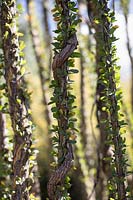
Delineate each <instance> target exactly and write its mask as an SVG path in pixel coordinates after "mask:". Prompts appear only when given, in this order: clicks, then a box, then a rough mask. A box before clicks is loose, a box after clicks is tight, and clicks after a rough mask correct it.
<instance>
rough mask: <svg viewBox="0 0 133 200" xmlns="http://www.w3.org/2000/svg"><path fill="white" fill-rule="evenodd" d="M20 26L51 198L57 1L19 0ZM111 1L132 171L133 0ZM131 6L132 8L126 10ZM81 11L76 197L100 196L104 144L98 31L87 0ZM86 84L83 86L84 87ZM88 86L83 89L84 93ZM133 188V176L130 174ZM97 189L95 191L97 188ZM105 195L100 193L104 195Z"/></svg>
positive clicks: (42, 175)
mask: <svg viewBox="0 0 133 200" xmlns="http://www.w3.org/2000/svg"><path fill="white" fill-rule="evenodd" d="M75 2H77V1H75ZM17 4H18V6H17V7H18V10H19V12H21V14H20V15H19V22H18V24H19V31H20V32H21V33H23V36H22V40H23V41H24V42H25V44H26V46H25V48H24V53H25V59H26V62H27V64H26V72H25V74H24V77H25V79H26V80H27V83H28V87H29V90H30V92H31V107H32V113H33V121H34V125H35V130H34V138H35V144H34V145H35V148H36V149H37V150H38V154H37V163H38V177H39V182H37V186H36V191H37V193H38V198H41V200H45V199H46V197H47V187H46V185H47V182H48V178H49V175H50V173H51V167H50V165H51V162H52V159H53V158H52V157H53V156H52V155H51V148H52V146H51V140H50V137H51V134H50V132H49V127H50V126H51V124H52V123H54V119H53V117H52V114H51V107H50V105H48V102H49V101H50V97H51V96H52V89H51V88H49V85H50V81H51V80H52V71H51V63H52V57H53V51H52V48H53V47H52V45H51V43H52V42H53V40H54V36H55V35H54V32H53V30H55V29H56V22H55V21H54V20H53V17H52V12H51V9H52V8H54V1H53V0H30V1H28V0H27V1H26V0H18V1H17ZM109 6H110V8H111V9H114V11H115V16H116V20H117V21H116V22H115V24H116V25H118V26H119V28H118V29H117V31H116V33H115V34H116V37H117V38H119V40H117V41H116V43H115V44H116V46H117V55H118V57H119V60H118V63H119V65H120V66H121V69H120V74H121V88H122V91H123V106H122V112H123V113H124V116H125V120H126V121H127V122H128V125H127V126H126V127H125V130H126V136H125V137H126V142H127V157H128V160H129V165H130V167H129V170H131V171H132V168H133V154H132V152H133V105H132V98H133V97H132V93H133V92H132V91H131V86H132V81H133V72H132V71H133V37H132V27H133V0H130V1H128V0H127V1H125V4H124V6H125V7H124V6H122V4H121V1H120V0H115V1H109ZM126 6H127V7H128V9H126V10H127V12H125V8H126ZM77 7H79V16H80V18H81V20H82V22H81V24H80V25H79V27H78V29H77V35H78V41H79V47H78V50H79V51H80V53H81V55H82V59H81V58H77V59H75V66H76V68H77V69H79V73H78V74H76V75H73V80H74V81H75V82H74V83H73V93H74V94H75V96H76V97H77V98H76V101H75V105H76V106H77V109H76V111H75V112H76V116H77V119H78V121H77V124H76V126H77V128H78V129H79V133H78V135H77V143H76V145H75V148H74V153H75V168H74V170H73V171H72V172H71V173H70V177H71V185H72V186H71V188H70V191H69V192H70V194H71V197H72V200H78V199H79V200H89V199H91V200H95V199H96V200H98V199H100V198H99V197H98V195H97V194H96V193H97V191H96V189H94V185H95V183H96V181H97V179H96V173H97V165H98V163H97V147H98V145H99V142H100V140H99V131H98V128H97V120H96V116H95V105H94V99H95V90H96V78H97V76H96V73H95V65H96V64H95V39H94V34H93V30H91V29H90V26H89V18H88V11H87V5H86V1H84V0H79V1H78V3H77ZM81 85H82V86H81ZM81 91H82V92H81ZM129 182H130V185H131V188H132V190H133V179H132V177H130V178H129ZM93 190H94V191H93ZM99 196H100V194H99Z"/></svg>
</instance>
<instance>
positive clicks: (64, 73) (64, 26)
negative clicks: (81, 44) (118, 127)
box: [48, 0, 77, 200]
mask: <svg viewBox="0 0 133 200" xmlns="http://www.w3.org/2000/svg"><path fill="white" fill-rule="evenodd" d="M69 2H70V1H69V0H61V1H60V0H56V6H57V8H59V10H60V11H61V14H60V15H61V16H60V20H61V35H62V38H63V39H62V42H60V43H59V46H60V48H61V50H60V51H59V52H58V53H57V52H56V51H55V56H54V58H53V64H52V70H53V77H54V83H55V88H54V97H55V99H56V101H55V104H56V107H54V109H55V110H56V111H57V112H56V113H54V114H56V115H57V116H55V115H54V116H55V118H56V119H57V123H58V131H57V134H58V138H57V140H58V147H59V148H58V153H57V154H58V155H57V157H58V158H57V159H58V166H57V169H56V170H55V171H54V172H53V174H52V175H51V177H50V179H49V182H48V195H49V199H50V200H59V199H63V197H64V193H65V194H67V191H66V190H67V189H66V188H65V185H64V181H65V177H66V175H67V174H68V172H69V170H70V169H71V167H72V161H73V149H72V144H71V142H70V141H69V140H70V136H71V135H70V134H71V133H72V128H71V127H70V125H69V124H70V111H71V110H70V107H71V106H72V105H71V102H70V101H71V98H72V97H73V95H70V92H69V89H68V81H69V77H68V72H69V65H68V59H69V57H70V56H71V54H72V53H73V51H74V50H75V49H76V48H77V38H76V34H75V32H74V33H70V31H69V30H70V29H69V28H70V25H71V18H70V11H69ZM63 187H64V189H65V191H64V190H61V188H63ZM64 198H65V197H64Z"/></svg>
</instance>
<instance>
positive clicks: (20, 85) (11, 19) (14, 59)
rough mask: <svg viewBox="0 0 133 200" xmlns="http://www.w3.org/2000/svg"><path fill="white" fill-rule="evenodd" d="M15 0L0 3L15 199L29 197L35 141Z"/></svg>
mask: <svg viewBox="0 0 133 200" xmlns="http://www.w3.org/2000/svg"><path fill="white" fill-rule="evenodd" d="M15 18H16V2H15V1H14V0H7V1H3V2H2V6H1V19H2V20H1V30H2V31H1V32H2V40H3V52H4V62H5V80H6V85H7V95H8V101H9V109H10V117H11V122H12V128H13V131H14V147H13V165H12V167H13V180H12V188H13V192H12V200H22V199H25V200H29V199H30V194H29V189H28V188H29V186H30V185H31V184H30V182H29V181H30V163H29V162H30V160H29V157H30V155H31V150H30V147H31V144H32V139H31V135H32V127H31V124H32V122H31V117H30V114H29V100H28V92H27V89H26V88H25V86H24V81H23V77H22V76H21V67H22V65H21V60H22V58H21V57H20V54H19V53H20V49H19V41H18V36H17V27H16V19H15Z"/></svg>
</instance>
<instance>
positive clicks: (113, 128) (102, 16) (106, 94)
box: [91, 0, 127, 200]
mask: <svg viewBox="0 0 133 200" xmlns="http://www.w3.org/2000/svg"><path fill="white" fill-rule="evenodd" d="M91 2H92V3H93V4H94V5H95V8H96V9H95V11H96V12H95V13H94V15H93V17H94V19H93V25H94V27H100V29H97V28H96V36H95V37H96V40H97V41H98V46H97V49H98V51H99V58H100V60H99V62H98V64H99V65H98V68H99V69H100V70H99V76H98V83H100V84H101V86H102V87H101V88H100V90H101V92H102V93H101V94H102V95H101V96H100V101H101V102H103V103H104V105H102V104H101V105H100V107H101V109H102V111H106V113H107V114H108V117H107V118H106V119H105V120H101V122H102V123H103V125H104V126H105V128H106V129H105V130H106V132H105V134H106V133H107V134H108V135H107V137H106V141H104V142H106V143H105V144H109V145H111V147H112V148H113V153H112V157H111V158H110V159H109V158H106V157H105V158H103V159H104V160H105V161H106V160H108V159H109V160H110V161H111V162H110V163H111V169H112V174H111V175H109V177H108V188H109V198H110V199H115V200H117V199H123V200H126V199H127V191H126V184H125V178H126V171H127V169H126V167H127V162H126V161H127V160H126V158H125V150H126V145H125V139H124V138H123V137H122V136H121V133H122V129H121V127H123V126H124V125H125V122H124V120H122V119H121V112H120V106H121V91H120V89H119V88H118V87H117V85H118V84H117V83H118V82H119V74H118V73H117V70H118V69H119V66H117V64H116V61H117V57H116V47H115V45H114V42H115V41H116V38H115V36H114V31H115V30H116V28H117V26H115V25H113V22H114V21H115V16H114V12H111V11H110V9H109V8H108V5H107V3H108V1H106V0H102V1H99V2H97V1H95V0H93V1H91Z"/></svg>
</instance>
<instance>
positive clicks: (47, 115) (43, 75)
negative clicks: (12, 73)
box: [27, 0, 51, 130]
mask: <svg viewBox="0 0 133 200" xmlns="http://www.w3.org/2000/svg"><path fill="white" fill-rule="evenodd" d="M32 3H33V1H32V0H27V9H28V15H29V19H30V20H29V29H30V33H31V36H32V43H33V50H34V53H35V57H36V61H37V65H38V69H39V76H40V81H41V90H42V95H43V104H44V106H45V118H46V121H47V130H48V129H49V127H50V124H51V117H50V112H49V108H48V98H47V94H46V93H47V91H46V89H45V88H46V87H45V85H46V84H47V75H46V66H45V65H44V61H43V60H42V54H43V53H44V52H41V51H40V48H41V41H40V38H39V33H38V31H37V30H36V27H35V26H34V24H33V23H35V22H33V21H32V15H33V14H32V9H33V8H32Z"/></svg>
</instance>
